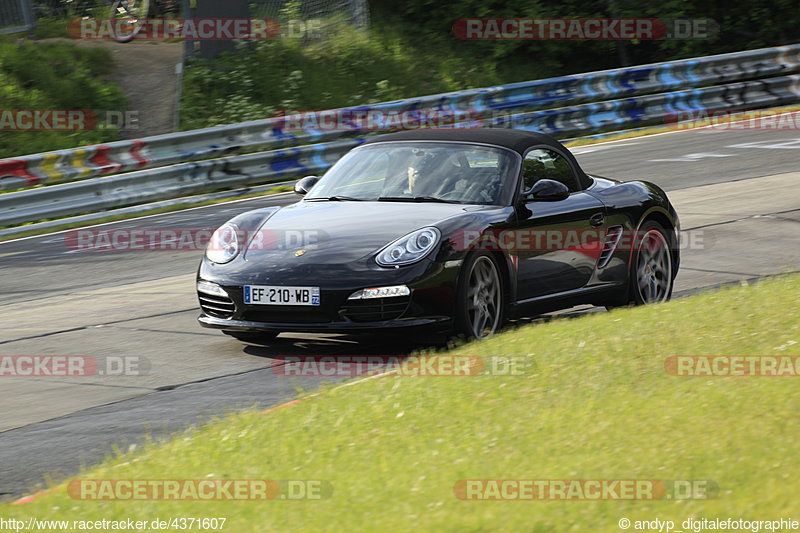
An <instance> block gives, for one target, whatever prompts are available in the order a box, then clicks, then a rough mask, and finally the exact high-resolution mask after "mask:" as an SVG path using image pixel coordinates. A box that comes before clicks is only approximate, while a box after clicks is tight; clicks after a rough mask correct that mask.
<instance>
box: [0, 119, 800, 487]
mask: <svg viewBox="0 0 800 533" xmlns="http://www.w3.org/2000/svg"><path fill="white" fill-rule="evenodd" d="M573 152H574V153H575V154H576V155H577V156H578V159H579V161H580V163H581V165H582V166H583V168H584V169H585V170H586V171H587V172H588V173H590V174H598V175H601V176H608V177H613V178H621V179H644V180H649V181H652V182H655V183H657V184H659V185H660V186H662V187H663V188H664V189H666V190H667V191H668V192H670V198H671V199H672V201H673V202H674V203H675V204H676V206H677V209H678V212H679V215H680V216H681V223H682V229H683V230H684V231H689V232H690V233H691V232H697V235H699V236H701V239H700V244H701V245H698V246H696V247H694V248H691V249H686V250H684V253H683V264H682V266H681V273H680V274H679V276H678V279H677V282H676V296H680V295H682V294H688V293H690V292H693V291H696V290H698V289H702V288H706V287H711V286H715V285H719V284H723V283H730V282H735V281H737V280H749V279H754V278H758V277H761V276H766V275H772V274H777V273H781V272H789V271H798V270H800V246H798V245H800V238H799V237H798V233H797V232H798V230H800V188H798V185H799V184H800V132H798V131H782V132H781V131H773V132H769V131H747V130H713V129H700V130H691V131H683V132H676V133H670V134H662V135H655V136H649V137H642V138H637V139H631V140H625V141H619V142H612V143H604V144H599V145H592V146H586V147H582V148H576V149H574V150H573ZM295 199H296V197H295V196H294V195H293V194H282V195H276V196H270V197H266V198H263V199H252V200H244V201H239V202H232V203H228V204H220V205H216V206H209V207H203V208H197V209H192V210H188V211H181V212H176V213H170V214H164V215H155V216H151V217H145V218H140V219H136V220H130V221H121V222H117V223H112V224H110V225H108V226H107V227H108V228H115V229H121V228H127V229H143V228H147V229H189V228H192V229H200V228H208V229H213V228H215V227H217V226H218V225H219V224H220V223H222V222H224V221H225V220H227V219H228V218H230V217H232V216H233V215H235V214H237V213H239V212H242V211H245V210H248V209H252V208H254V207H262V206H268V205H279V204H286V203H290V202H293V201H295ZM200 253H201V252H197V251H148V252H79V251H75V250H72V249H70V248H69V247H68V246H67V245H66V244H65V241H64V234H62V233H58V234H52V235H47V236H42V237H32V238H27V239H21V240H17V241H11V242H7V243H0V276H1V277H0V279H2V282H0V288H1V289H2V290H0V306H1V307H2V314H1V315H0V316H2V318H1V319H0V356H2V355H89V356H94V357H129V358H131V357H136V358H138V359H139V361H140V362H141V363H142V365H141V367H142V369H143V371H142V372H141V373H140V374H141V375H127V376H124V375H122V376H109V375H96V376H93V377H81V378H48V377H36V378H8V377H0V379H2V386H1V387H0V405H3V406H4V409H3V411H2V413H0V468H1V469H2V472H3V475H2V476H1V477H0V498H12V497H15V496H19V495H21V494H24V493H27V492H30V491H32V490H35V489H36V488H37V487H40V486H41V484H42V483H43V480H44V479H45V477H44V476H45V475H51V476H52V477H53V478H55V479H59V478H61V477H63V476H66V475H70V474H74V473H75V472H77V471H78V470H79V469H80V468H81V466H82V465H91V464H94V463H96V462H97V461H99V460H101V459H102V458H103V457H104V456H105V455H107V454H110V453H112V450H113V446H115V445H116V446H118V447H119V448H121V449H122V450H126V449H128V448H129V447H130V446H131V445H135V444H138V443H141V442H142V441H143V440H144V439H145V438H146V437H148V436H150V437H155V438H163V437H164V436H167V435H169V434H172V433H175V432H177V431H180V430H182V429H184V428H186V427H187V426H189V425H191V424H194V423H197V422H198V421H202V420H207V419H209V418H211V417H213V416H220V415H224V414H225V413H227V412H230V411H232V410H235V409H240V408H244V407H267V406H270V405H275V404H278V403H281V402H283V401H286V400H287V399H290V398H292V397H294V396H296V395H297V390H298V388H300V389H310V388H314V387H316V386H318V385H319V383H320V381H322V380H321V379H302V380H301V379H298V378H287V377H283V376H280V375H279V373H276V372H275V371H274V368H272V367H274V365H279V364H280V363H281V359H280V357H281V356H287V355H293V354H304V355H320V354H352V355H356V354H358V355H371V354H382V355H390V354H403V353H408V352H409V351H411V350H414V349H415V348H420V347H424V346H425V345H426V343H428V342H429V339H417V340H413V339H396V338H392V339H391V340H390V341H387V339H386V338H384V337H382V336H373V337H368V338H363V339H354V338H350V337H345V336H335V335H328V336H322V335H290V334H286V335H282V336H281V337H279V339H278V341H277V342H276V343H275V344H274V345H272V346H270V347H256V346H247V345H243V344H241V343H239V342H237V341H235V340H233V339H230V338H228V337H226V336H224V335H222V334H220V333H217V332H214V331H210V330H204V329H202V328H200V327H199V326H198V325H197V324H196V322H195V318H196V316H197V314H198V309H197V304H196V300H195V290H194V272H195V270H196V268H197V264H198V262H199V258H200ZM386 346H391V349H390V351H387V348H386Z"/></svg>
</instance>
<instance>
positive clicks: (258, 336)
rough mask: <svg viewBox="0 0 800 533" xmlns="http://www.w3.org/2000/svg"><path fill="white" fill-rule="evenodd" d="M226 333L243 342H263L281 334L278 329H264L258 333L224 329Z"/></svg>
mask: <svg viewBox="0 0 800 533" xmlns="http://www.w3.org/2000/svg"><path fill="white" fill-rule="evenodd" d="M222 333H224V334H225V335H230V336H231V337H233V338H234V339H236V340H239V341H242V342H249V343H252V344H262V343H265V342H269V341H271V340H274V339H275V337H277V336H278V335H280V333H279V332H277V331H264V332H258V333H252V332H238V331H223V332H222Z"/></svg>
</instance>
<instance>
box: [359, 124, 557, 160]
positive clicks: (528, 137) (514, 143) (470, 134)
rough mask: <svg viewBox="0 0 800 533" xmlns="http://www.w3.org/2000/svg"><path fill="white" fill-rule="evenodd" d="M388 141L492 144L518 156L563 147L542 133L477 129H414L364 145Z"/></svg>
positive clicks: (376, 139)
mask: <svg viewBox="0 0 800 533" xmlns="http://www.w3.org/2000/svg"><path fill="white" fill-rule="evenodd" d="M388 141H462V142H475V143H485V144H494V145H496V146H503V147H505V148H510V149H511V150H514V151H515V152H518V153H519V154H520V155H522V154H524V153H525V151H526V150H527V149H528V148H530V147H531V146H535V145H542V144H544V145H548V146H555V147H558V148H561V149H562V150H563V149H564V147H563V146H562V145H561V143H559V142H558V141H557V140H555V139H553V138H552V137H550V136H549V135H545V134H543V133H534V132H532V131H523V130H512V129H508V128H479V129H469V130H466V129H444V128H440V129H415V130H408V131H402V132H399V133H389V134H387V135H381V136H379V137H373V138H371V139H369V140H367V141H366V143H365V144H369V143H376V142H388Z"/></svg>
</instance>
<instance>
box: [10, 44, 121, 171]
mask: <svg viewBox="0 0 800 533" xmlns="http://www.w3.org/2000/svg"><path fill="white" fill-rule="evenodd" d="M112 68H113V62H112V59H111V54H110V53H109V52H108V51H107V50H103V49H99V48H91V49H85V48H78V47H77V46H74V45H71V44H62V43H35V42H30V41H20V42H19V43H11V42H2V43H0V109H8V110H16V109H84V110H93V111H95V112H96V113H98V115H99V116H100V118H102V114H103V112H105V111H107V110H116V111H119V110H122V109H124V107H125V98H124V96H123V94H122V91H121V89H120V88H119V87H118V86H116V85H113V84H111V83H109V82H107V81H105V80H104V79H103V78H104V76H106V75H107V74H108V73H110V72H111V70H112ZM116 136H117V131H116V130H112V129H104V128H98V129H93V130H89V131H76V132H56V131H28V132H15V131H3V132H0V157H10V156H14V155H22V154H29V153H37V152H44V151H49V150H58V149H61V148H72V147H75V146H81V145H86V144H94V143H100V142H107V141H111V140H115V139H116Z"/></svg>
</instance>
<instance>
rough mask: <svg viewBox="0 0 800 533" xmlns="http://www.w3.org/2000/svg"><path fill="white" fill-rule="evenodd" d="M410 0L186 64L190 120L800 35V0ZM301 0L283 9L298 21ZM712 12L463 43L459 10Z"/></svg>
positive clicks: (581, 14)
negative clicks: (361, 18) (691, 27)
mask: <svg viewBox="0 0 800 533" xmlns="http://www.w3.org/2000/svg"><path fill="white" fill-rule="evenodd" d="M734 4H735V5H731V4H730V3H729V2H722V1H721V0H696V1H693V2H685V1H684V0H665V1H662V2H651V3H642V2H637V1H627V0H565V1H563V2H558V3H545V2H542V1H541V0H520V1H519V2H499V1H491V0H456V1H454V2H434V1H432V0H409V1H404V2H377V1H373V2H371V5H370V11H371V27H370V29H369V30H366V31H357V30H347V31H343V32H340V33H338V34H336V35H334V36H332V37H330V38H329V39H327V40H323V41H313V40H312V41H308V42H302V41H300V40H297V39H290V38H288V39H287V38H278V39H276V40H274V41H270V42H264V43H258V44H253V43H250V46H242V47H241V48H240V50H239V51H237V53H236V54H233V55H231V56H228V57H224V58H219V59H217V60H216V61H213V62H207V61H200V60H194V61H192V62H191V63H190V65H189V68H188V69H187V74H186V77H185V85H184V99H183V104H182V117H183V124H182V127H183V128H184V129H190V128H198V127H205V126H211V125H217V124H227V123H232V122H236V121H238V120H249V119H256V118H267V117H269V116H272V114H273V113H274V112H276V111H279V110H280V111H286V110H292V109H296V110H311V109H328V108H332V107H340V106H347V105H359V104H367V103H372V102H379V101H386V100H391V99H396V98H408V97H413V96H419V95H424V94H433V93H439V92H445V91H454V90H461V89H467V88H474V87H482V86H488V85H494V84H500V83H511V82H515V81H524V80H530V79H538V78H545V77H550V76H559V75H565V74H574V73H578V72H587V71H594V70H601V69H607V68H616V67H619V66H623V65H625V64H627V65H632V64H644V63H652V62H658V61H667V60H671V59H680V58H687V57H695V56H701V55H708V54H714V53H723V52H731V51H737V50H744V49H750V48H758V47H763V46H772V45H778V44H786V43H789V42H793V41H798V40H800V29H798V28H800V10H798V9H797V6H796V0H775V1H772V0H755V2H750V1H749V0H748V1H745V0H734ZM299 9H300V8H299V4H298V2H288V3H287V4H286V5H285V7H284V10H283V12H282V16H284V17H288V18H292V17H294V18H298V10H299ZM479 17H513V18H519V17H525V18H590V17H594V18H609V17H620V18H660V19H665V20H666V19H695V18H706V19H713V20H714V21H716V22H717V23H718V24H719V31H718V32H716V33H714V32H712V33H711V34H710V35H709V37H708V38H703V39H693V40H692V39H688V40H687V39H684V40H658V41H626V42H617V41H542V40H539V41H524V40H508V41H474V40H472V41H466V40H459V39H458V38H456V37H455V36H454V35H453V31H452V25H453V23H454V22H455V21H456V20H458V19H460V18H479Z"/></svg>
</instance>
